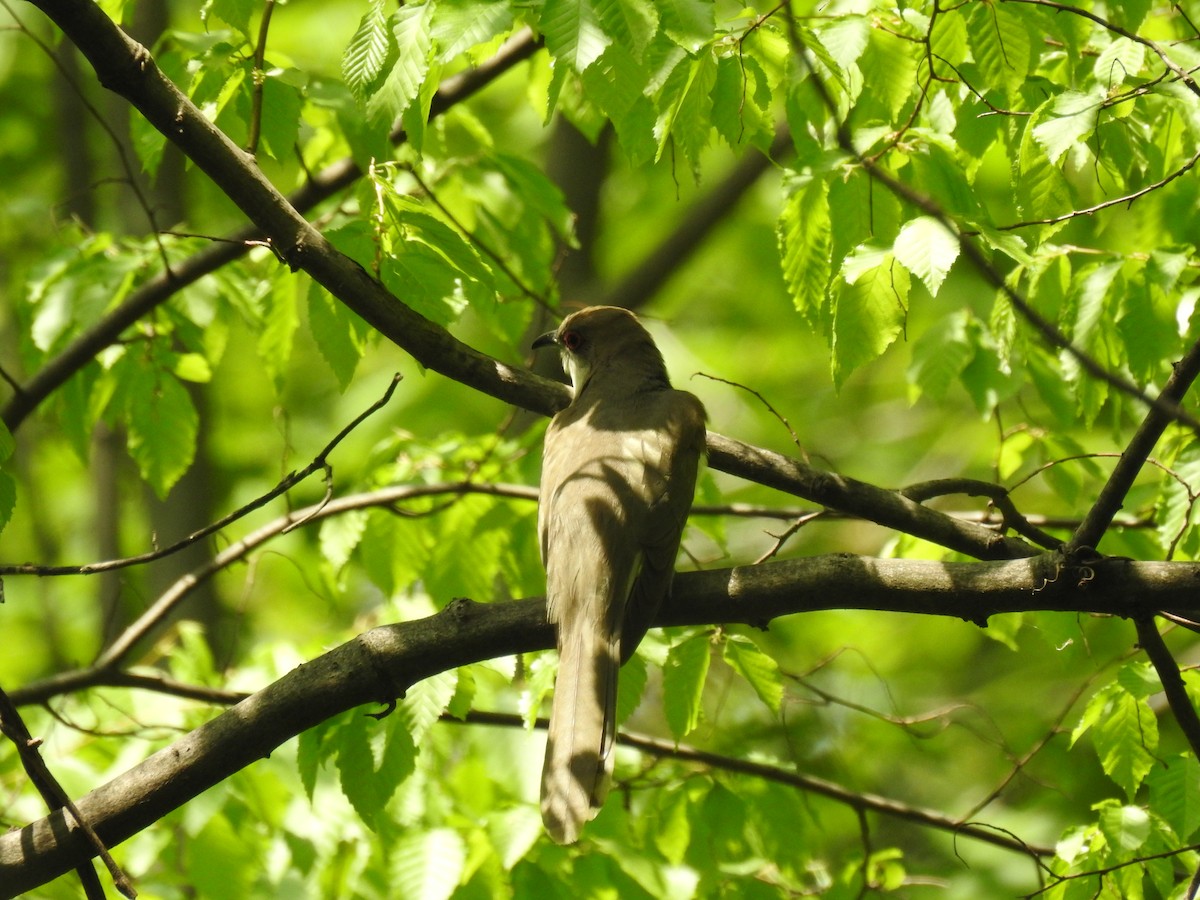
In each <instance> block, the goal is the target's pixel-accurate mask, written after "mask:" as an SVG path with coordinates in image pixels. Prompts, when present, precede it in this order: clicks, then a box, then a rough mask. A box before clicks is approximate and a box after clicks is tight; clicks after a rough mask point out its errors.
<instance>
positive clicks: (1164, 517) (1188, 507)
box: [1154, 444, 1200, 548]
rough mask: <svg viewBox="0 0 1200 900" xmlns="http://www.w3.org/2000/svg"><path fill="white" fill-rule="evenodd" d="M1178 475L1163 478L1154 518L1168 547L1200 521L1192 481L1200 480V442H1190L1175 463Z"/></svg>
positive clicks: (1194, 482) (1173, 464)
mask: <svg viewBox="0 0 1200 900" xmlns="http://www.w3.org/2000/svg"><path fill="white" fill-rule="evenodd" d="M1171 471H1172V472H1173V473H1175V475H1176V476H1177V477H1176V478H1165V479H1163V486H1162V492H1161V493H1160V494H1159V497H1158V502H1157V507H1156V509H1155V517H1154V520H1155V522H1156V530H1157V532H1158V538H1159V541H1160V543H1161V544H1162V546H1163V547H1164V548H1170V547H1172V546H1173V545H1174V544H1175V542H1176V541H1178V540H1179V538H1180V536H1181V535H1182V534H1183V533H1184V530H1185V529H1186V528H1187V527H1188V526H1189V525H1191V524H1192V523H1194V522H1195V521H1196V504H1195V503H1194V502H1193V501H1192V498H1191V497H1190V496H1189V493H1190V490H1191V488H1189V487H1188V486H1189V485H1195V484H1198V483H1200V445H1197V444H1188V445H1187V446H1186V447H1184V448H1183V449H1182V450H1181V451H1180V453H1179V456H1178V457H1176V459H1175V460H1174V461H1173V462H1172V464H1171Z"/></svg>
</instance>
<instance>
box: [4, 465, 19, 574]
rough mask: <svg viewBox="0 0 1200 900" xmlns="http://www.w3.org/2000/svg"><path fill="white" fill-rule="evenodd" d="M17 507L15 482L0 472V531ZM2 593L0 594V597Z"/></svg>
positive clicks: (9, 476) (7, 474)
mask: <svg viewBox="0 0 1200 900" xmlns="http://www.w3.org/2000/svg"><path fill="white" fill-rule="evenodd" d="M16 507H17V482H16V480H14V479H13V477H12V475H10V474H9V473H8V472H5V471H0V531H3V529H4V526H5V525H7V524H8V522H9V520H10V519H11V518H12V514H13V510H14V509H16ZM2 596H3V593H0V597H2Z"/></svg>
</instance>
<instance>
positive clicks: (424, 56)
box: [367, 3, 433, 124]
mask: <svg viewBox="0 0 1200 900" xmlns="http://www.w3.org/2000/svg"><path fill="white" fill-rule="evenodd" d="M432 13H433V6H432V5H431V4H429V3H422V4H421V5H419V6H413V5H404V6H401V7H400V8H399V9H398V10H396V11H395V12H394V13H392V16H391V20H390V23H389V24H390V26H391V31H392V38H393V40H394V41H395V45H394V46H395V47H396V51H397V52H396V58H395V60H394V61H393V63H392V66H391V69H390V70H388V72H387V75H386V77H385V78H384V79H383V83H382V84H380V85H379V87H378V89H377V90H375V91H374V92H373V93H371V95H370V96H369V97H368V98H367V115H368V116H369V117H370V118H371V120H372V121H374V122H376V123H385V124H390V123H391V122H392V121H394V120H395V119H397V118H399V117H400V116H401V115H402V114H403V113H404V111H405V110H407V109H408V107H409V105H410V104H411V103H412V102H413V100H415V99H416V97H417V95H418V94H419V93H420V91H421V86H422V85H423V84H424V83H425V76H426V75H428V74H429V65H430V56H431V52H432V50H433V32H432V29H431V28H430V20H431V18H432Z"/></svg>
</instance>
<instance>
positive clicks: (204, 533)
mask: <svg viewBox="0 0 1200 900" xmlns="http://www.w3.org/2000/svg"><path fill="white" fill-rule="evenodd" d="M401 378H402V376H401V375H400V374H399V373H397V374H395V375H394V376H392V380H391V382H390V383H389V384H388V387H387V390H386V391H385V392H384V394H383V396H382V397H380V398H379V399H378V400H376V401H375V402H374V403H372V404H371V405H370V406H369V407H368V408H367V409H365V410H364V411H363V412H361V413H359V414H358V415H357V416H355V417H354V420H353V421H352V422H350V424H349V425H347V426H346V427H345V428H343V429H342V430H341V431H339V432H338V433H337V434H336V435H334V437H333V439H332V440H331V441H330V442H329V443H328V444H326V445H325V447H324V449H322V450H321V452H320V453H318V454H317V455H316V457H314V458H313V461H312V462H310V463H309V464H308V465H307V466H305V467H304V468H303V469H300V470H299V471H296V472H291V473H290V474H288V475H287V476H286V477H284V478H283V479H282V480H281V481H280V482H279V483H278V484H276V485H275V487H273V488H271V490H269V491H267V492H266V493H265V494H263V495H262V496H260V497H256V498H255V499H253V500H251V501H250V502H249V503H247V504H246V505H245V506H242V507H239V508H238V509H235V510H234V511H233V512H231V513H229V514H228V515H226V516H223V517H221V518H220V519H218V520H217V521H216V522H213V523H212V524H210V525H206V526H204V527H203V528H201V529H200V530H199V531H194V532H192V533H191V534H189V535H188V536H187V537H185V538H182V539H180V540H178V541H176V542H175V543H173V544H170V545H169V546H166V547H161V548H159V549H157V550H151V551H148V552H146V553H140V554H138V555H137V556H126V557H123V558H121V559H109V560H105V561H103V562H94V563H84V564H82V565H65V566H64V565H59V566H41V565H36V564H33V563H19V564H6V565H0V575H39V576H43V577H44V576H53V575H95V574H96V573H98V572H111V571H113V570H114V569H126V568H129V567H130V566H140V565H144V564H146V563H149V562H154V561H155V560H158V559H162V558H163V557H166V556H170V555H171V554H172V553H178V552H179V551H180V550H182V549H183V548H185V547H189V546H191V545H192V544H194V543H196V542H197V541H199V540H203V539H204V538H206V537H208V536H209V535H210V534H214V533H216V532H218V531H220V530H221V529H223V528H225V527H227V526H228V525H230V524H232V523H233V522H236V521H237V520H238V519H241V518H243V517H244V516H246V515H248V514H249V513H251V512H253V511H254V510H256V509H259V508H261V507H263V506H265V505H266V504H267V503H269V502H271V501H272V500H274V499H275V498H276V497H278V496H279V495H281V494H284V493H287V492H288V491H289V490H291V489H292V488H293V487H295V486H296V485H297V484H299V483H300V482H301V481H303V480H304V479H306V478H307V477H308V476H309V475H311V474H313V473H314V472H317V471H320V470H327V469H328V468H329V463H328V462H327V457H328V456H329V454H330V453H332V452H333V450H334V448H335V447H337V445H338V444H340V443H341V442H342V440H343V439H344V438H345V437H346V436H347V435H348V434H350V432H352V431H353V430H354V429H355V428H357V427H358V426H359V425H360V424H362V422H363V420H365V419H366V418H367V417H368V416H370V415H371V414H372V413H375V412H376V411H378V410H379V409H381V408H383V407H384V406H385V405H387V402H388V401H389V400H391V399H392V394H393V393H395V390H396V385H398V384H399V383H400V381H401Z"/></svg>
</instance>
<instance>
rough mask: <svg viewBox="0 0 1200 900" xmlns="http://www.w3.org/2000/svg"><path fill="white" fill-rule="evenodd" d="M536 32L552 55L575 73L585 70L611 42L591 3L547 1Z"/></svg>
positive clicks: (582, 1)
mask: <svg viewBox="0 0 1200 900" xmlns="http://www.w3.org/2000/svg"><path fill="white" fill-rule="evenodd" d="M538 30H539V31H540V32H541V34H542V37H543V38H545V41H546V48H547V49H548V50H549V51H550V53H551V55H552V56H554V58H555V59H560V60H562V61H563V62H565V63H566V64H567V65H569V66H570V67H571V68H573V69H574V70H575V71H576V72H583V71H585V70H586V69H587V68H588V66H590V65H591V64H592V63H594V62H595V61H596V60H597V59H599V58H600V56H601V54H603V53H604V51H605V49H606V48H607V47H608V45H609V44H611V43H612V38H610V37H609V36H608V35H607V34H606V33H605V31H604V27H603V26H602V25H601V23H600V15H599V13H597V12H596V8H595V5H594V4H593V3H592V2H591V0H546V3H545V4H544V5H543V6H542V15H541V18H540V19H539V20H538Z"/></svg>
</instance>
